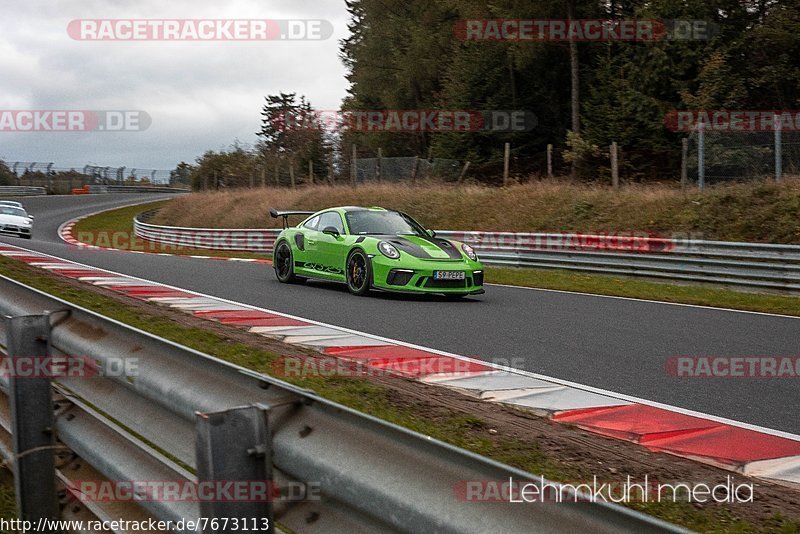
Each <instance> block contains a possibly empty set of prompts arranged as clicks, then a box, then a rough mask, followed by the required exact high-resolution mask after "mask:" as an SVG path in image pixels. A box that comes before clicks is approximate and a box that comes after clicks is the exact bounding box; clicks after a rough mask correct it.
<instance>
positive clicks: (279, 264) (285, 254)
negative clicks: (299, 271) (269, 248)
mask: <svg viewBox="0 0 800 534" xmlns="http://www.w3.org/2000/svg"><path fill="white" fill-rule="evenodd" d="M272 266H273V267H274V268H275V276H276V277H277V278H278V281H279V282H282V283H284V284H292V283H295V282H301V281H302V280H303V279H302V278H300V277H298V276H297V275H295V274H294V255H293V254H292V247H290V246H289V243H287V242H286V241H281V242H280V243H278V248H276V249H275V254H274V256H273V257H272Z"/></svg>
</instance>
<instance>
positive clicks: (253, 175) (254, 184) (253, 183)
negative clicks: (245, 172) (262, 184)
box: [250, 169, 256, 189]
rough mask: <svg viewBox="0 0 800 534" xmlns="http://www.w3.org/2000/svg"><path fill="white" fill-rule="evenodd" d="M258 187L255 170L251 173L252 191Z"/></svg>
mask: <svg viewBox="0 0 800 534" xmlns="http://www.w3.org/2000/svg"><path fill="white" fill-rule="evenodd" d="M255 186H256V170H255V169H253V172H251V173H250V189H253V188H254V187H255Z"/></svg>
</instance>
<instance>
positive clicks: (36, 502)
mask: <svg viewBox="0 0 800 534" xmlns="http://www.w3.org/2000/svg"><path fill="white" fill-rule="evenodd" d="M6 325H7V327H8V330H7V331H8V356H9V358H10V359H11V361H12V362H14V363H16V362H17V361H18V360H19V359H20V358H23V359H26V360H32V361H45V360H46V358H47V357H48V352H49V343H48V339H49V337H50V317H49V316H48V315H29V316H22V317H9V318H7V319H6ZM26 363H27V362H26ZM35 367H36V365H34V368H35ZM13 368H14V369H17V368H18V366H17V365H14V367H13ZM8 398H9V404H10V408H11V426H12V432H11V434H12V436H11V439H12V442H13V444H14V445H13V448H14V457H15V464H16V465H15V469H14V485H15V488H16V492H17V513H18V514H19V518H20V519H22V520H26V521H33V522H34V523H36V522H37V521H38V520H39V519H44V518H46V519H58V516H59V510H58V500H57V494H56V467H55V456H54V454H53V448H54V445H55V437H54V435H53V425H54V423H53V419H54V415H53V397H52V390H51V387H50V378H49V377H48V376H34V377H27V376H26V377H18V376H16V374H15V373H11V376H10V377H9V386H8Z"/></svg>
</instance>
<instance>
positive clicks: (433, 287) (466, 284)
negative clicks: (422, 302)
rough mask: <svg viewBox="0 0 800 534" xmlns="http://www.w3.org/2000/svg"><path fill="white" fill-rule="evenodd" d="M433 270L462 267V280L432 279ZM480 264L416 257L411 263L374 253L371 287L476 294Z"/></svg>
mask: <svg viewBox="0 0 800 534" xmlns="http://www.w3.org/2000/svg"><path fill="white" fill-rule="evenodd" d="M434 271H462V272H464V280H434V279H433V272H434ZM483 274H484V270H483V265H482V264H481V263H480V262H478V261H469V260H464V261H436V260H432V261H428V260H425V261H418V262H414V264H413V265H404V264H403V262H400V261H397V260H390V259H388V258H386V257H384V256H380V255H376V256H374V257H373V258H372V275H373V281H372V287H374V288H376V289H381V290H385V291H397V292H403V293H438V294H460V295H479V294H481V293H483V292H484V290H483Z"/></svg>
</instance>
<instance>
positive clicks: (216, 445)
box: [196, 406, 275, 533]
mask: <svg viewBox="0 0 800 534" xmlns="http://www.w3.org/2000/svg"><path fill="white" fill-rule="evenodd" d="M196 429H197V443H196V451H197V480H198V482H199V483H203V482H214V481H217V482H226V483H228V482H232V483H234V484H233V487H236V486H237V484H239V485H241V486H243V487H244V488H245V489H244V491H245V495H244V498H242V499H239V500H233V499H226V498H222V496H217V495H215V498H214V499H213V500H203V501H201V503H200V515H201V517H204V518H208V520H209V521H208V522H207V525H206V528H205V530H204V532H208V533H213V532H221V531H222V530H224V528H223V523H224V521H225V520H226V519H227V520H233V519H237V520H239V521H241V522H245V521H247V525H248V526H251V525H253V522H255V524H256V525H258V529H257V530H259V531H263V530H264V529H263V526H265V525H264V524H263V522H264V520H266V521H268V522H269V532H270V533H272V532H274V528H275V526H274V518H273V511H272V502H273V498H274V492H273V489H274V485H273V482H272V451H271V447H270V442H271V440H270V436H269V428H268V425H267V414H266V412H265V411H264V409H263V407H258V406H249V407H244V408H234V409H231V410H226V411H222V412H215V413H198V414H197V423H196ZM241 486H240V487H241ZM262 489H265V492H264V493H262V492H261V490H262ZM261 495H263V498H261V497H260V496H261ZM213 519H217V520H218V523H216V524H213V522H212V520H213ZM213 527H216V528H213Z"/></svg>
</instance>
